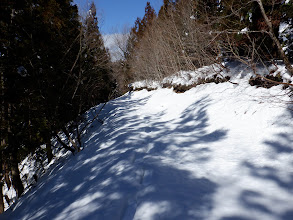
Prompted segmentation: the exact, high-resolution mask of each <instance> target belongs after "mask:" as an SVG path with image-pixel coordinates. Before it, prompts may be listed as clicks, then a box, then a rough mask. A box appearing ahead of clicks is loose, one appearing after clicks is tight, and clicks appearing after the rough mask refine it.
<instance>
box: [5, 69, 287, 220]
mask: <svg viewBox="0 0 293 220" xmlns="http://www.w3.org/2000/svg"><path fill="white" fill-rule="evenodd" d="M234 81H237V82H238V83H239V84H238V85H234V84H231V83H228V82H226V83H221V84H214V83H210V84H205V85H200V86H197V87H195V88H193V89H191V90H189V91H187V92H185V93H181V94H177V93H174V92H173V91H172V89H158V90H154V91H151V92H147V91H146V90H142V91H139V92H133V93H131V94H126V95H124V96H122V97H120V98H118V99H115V100H113V101H111V102H109V103H108V104H107V105H106V107H105V108H104V109H103V110H102V112H101V113H102V115H101V117H102V118H103V120H104V124H103V125H101V124H100V123H99V122H97V121H96V122H95V124H93V126H92V127H91V128H90V129H89V130H88V132H87V134H86V135H85V136H84V137H83V140H84V142H85V148H84V150H83V151H82V152H81V153H79V154H78V155H76V156H71V158H70V159H67V160H63V162H60V163H58V164H57V165H56V166H55V168H54V169H53V170H52V171H51V172H50V173H47V174H46V175H45V176H43V177H42V178H41V179H40V181H39V184H38V185H37V186H36V187H35V188H33V189H31V190H30V192H28V193H27V194H25V195H24V196H23V197H22V198H21V199H20V200H19V202H18V203H17V204H16V206H15V209H14V210H13V212H11V211H10V210H9V211H7V212H6V213H5V214H4V215H0V219H3V218H4V219H11V220H13V219H17V220H18V219H30V220H33V219H36V220H40V219H56V220H57V219H58V220H59V219H60V220H63V219H70V220H75V219H76V220H77V219H79V220H80V219H86V220H88V219H93V220H96V219H102V220H104V219H109V220H114V219H122V220H130V219H135V220H139V219H142V220H151V219H176V220H177V219H178V220H181V219H196V220H197V219H205V220H220V219H221V220H228V219H229V220H232V219H235V220H236V219H237V220H255V219H260V220H263V219H264V220H277V219H282V220H290V219H293V196H292V193H293V145H292V141H293V120H292V112H291V111H290V110H288V107H290V106H289V105H288V104H287V103H286V102H287V101H289V97H288V96H287V95H284V93H285V92H286V91H284V90H281V86H276V87H272V88H271V89H264V88H255V87H251V86H249V85H248V83H247V79H245V78H242V77H241V73H239V75H238V76H237V77H235V79H234ZM99 108H100V107H99V106H97V107H96V108H93V109H92V110H91V111H89V112H88V117H89V119H90V118H91V117H93V116H92V115H93V114H94V113H93V112H94V111H98V109H99Z"/></svg>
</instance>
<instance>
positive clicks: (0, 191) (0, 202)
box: [0, 181, 4, 214]
mask: <svg viewBox="0 0 293 220" xmlns="http://www.w3.org/2000/svg"><path fill="white" fill-rule="evenodd" d="M0 187H1V189H0V214H1V213H3V212H4V200H3V182H2V181H1V182H0Z"/></svg>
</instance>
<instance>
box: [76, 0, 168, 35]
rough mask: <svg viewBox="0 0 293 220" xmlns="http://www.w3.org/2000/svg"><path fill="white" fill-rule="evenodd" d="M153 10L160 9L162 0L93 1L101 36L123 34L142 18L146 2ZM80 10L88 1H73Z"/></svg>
mask: <svg viewBox="0 0 293 220" xmlns="http://www.w3.org/2000/svg"><path fill="white" fill-rule="evenodd" d="M148 1H149V2H150V3H151V5H152V6H153V7H154V8H155V10H156V12H158V10H159V9H160V6H161V5H162V2H163V0H94V1H93V2H94V3H95V4H96V7H97V9H98V14H99V20H100V25H99V26H100V30H101V32H102V34H111V33H117V32H123V28H124V27H125V26H126V27H127V26H128V27H131V26H133V25H134V22H135V20H136V18H137V17H143V15H144V8H145V6H146V3H147V2H148ZM74 3H76V4H77V5H79V8H80V10H85V8H86V5H88V4H90V3H91V1H89V0H74Z"/></svg>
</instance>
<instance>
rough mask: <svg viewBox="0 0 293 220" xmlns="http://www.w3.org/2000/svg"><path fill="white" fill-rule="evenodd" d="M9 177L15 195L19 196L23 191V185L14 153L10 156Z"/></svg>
mask: <svg viewBox="0 0 293 220" xmlns="http://www.w3.org/2000/svg"><path fill="white" fill-rule="evenodd" d="M11 177H12V185H13V187H14V189H15V191H16V195H17V197H18V198H19V197H20V196H21V194H22V193H23V191H24V187H23V184H22V181H21V179H20V172H19V169H18V162H17V158H16V154H15V153H13V154H12V156H11Z"/></svg>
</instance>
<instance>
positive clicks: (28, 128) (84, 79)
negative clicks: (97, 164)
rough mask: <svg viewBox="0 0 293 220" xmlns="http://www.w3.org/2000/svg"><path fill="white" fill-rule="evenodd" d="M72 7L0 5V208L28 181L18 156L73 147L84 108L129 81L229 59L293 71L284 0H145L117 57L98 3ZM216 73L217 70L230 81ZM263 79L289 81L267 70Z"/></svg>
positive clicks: (291, 13) (60, 3) (51, 0)
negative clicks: (157, 0)
mask: <svg viewBox="0 0 293 220" xmlns="http://www.w3.org/2000/svg"><path fill="white" fill-rule="evenodd" d="M78 10H79V9H78V7H77V6H76V5H74V4H73V2H72V0H27V1H18V0H9V1H7V0H2V1H1V3H0V97H1V99H0V102H1V108H0V115H1V117H0V129H1V133H0V141H1V145H0V162H1V166H0V178H1V182H0V183H1V184H0V187H1V190H0V213H2V212H4V203H5V202H6V203H7V204H9V205H10V204H11V203H12V202H13V201H11V198H8V196H7V195H4V194H3V187H4V185H5V186H7V187H8V188H11V187H13V188H14V189H15V191H16V194H17V197H20V196H21V195H22V194H23V192H24V190H25V185H27V182H29V181H30V180H28V179H25V177H21V176H20V173H21V170H20V169H19V166H18V165H19V163H20V162H21V161H22V160H24V159H25V158H26V157H27V156H28V155H29V154H32V153H33V154H34V155H35V157H36V160H37V161H40V166H42V164H43V163H46V164H48V163H50V161H51V160H52V159H53V157H54V152H56V151H58V150H60V149H64V150H66V151H70V152H72V154H77V153H79V152H80V151H81V149H82V148H83V143H82V141H81V136H82V134H83V132H84V130H86V129H87V127H88V126H89V124H84V126H83V127H81V126H80V124H81V123H82V122H84V120H85V118H84V113H85V112H86V111H87V110H88V109H90V108H91V107H93V106H96V105H97V104H100V103H107V101H109V100H111V99H114V98H116V97H119V96H121V95H123V94H124V93H126V92H127V91H128V90H129V85H130V84H131V83H133V82H136V81H139V80H162V79H163V78H164V77H167V76H170V75H171V74H174V73H176V72H179V71H185V70H186V71H188V70H196V69H198V68H201V67H204V66H208V65H211V64H218V65H219V66H220V67H221V68H223V69H224V68H225V66H224V65H223V62H229V61H233V60H237V61H239V62H241V63H244V64H246V65H248V66H250V67H251V68H252V69H253V70H254V73H255V76H256V77H258V73H257V68H256V66H258V65H262V66H269V65H276V64H277V63H279V62H281V63H283V64H284V65H285V67H286V69H287V71H288V72H289V73H290V74H291V76H292V75H293V67H292V64H291V63H292V62H293V19H292V18H293V5H292V1H290V0H286V1H284V0H277V1H275V0H252V1H251V0H242V1H240V0H222V1H218V0H206V1H202V0H175V1H174V0H163V5H162V7H161V8H160V10H159V12H158V13H156V12H155V10H154V8H153V7H152V6H151V4H150V3H147V5H146V7H145V15H144V16H143V17H142V18H137V20H136V21H135V23H134V24H133V26H132V27H131V28H130V29H129V31H128V33H127V34H125V35H124V36H125V38H124V39H117V40H116V44H117V46H118V47H119V49H120V51H121V55H122V56H121V59H119V60H114V61H113V60H111V56H110V52H109V50H108V49H107V48H105V45H104V41H103V37H102V34H101V33H100V29H99V21H98V18H97V9H96V6H95V4H94V3H92V4H91V5H90V7H89V8H88V11H87V13H86V15H85V16H84V17H81V16H80V15H79V11H78ZM220 72H221V71H219V70H215V75H216V77H218V78H219V79H221V80H222V81H228V80H229V79H227V78H224V77H223V76H222V75H221V73H220ZM268 74H269V73H268ZM221 80H220V81H221ZM260 80H261V82H263V83H266V82H267V81H270V82H271V83H274V84H285V85H287V86H292V84H291V81H285V82H284V80H283V79H280V78H279V77H273V78H272V77H270V76H269V75H267V76H262V77H261V79H260ZM97 114H99V113H97ZM97 116H98V115H97ZM100 123H103V121H100ZM52 140H56V141H57V142H59V145H58V146H59V148H58V149H54V145H52ZM33 176H34V178H35V180H36V179H37V178H38V177H37V176H36V175H33ZM4 200H5V201H4Z"/></svg>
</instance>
